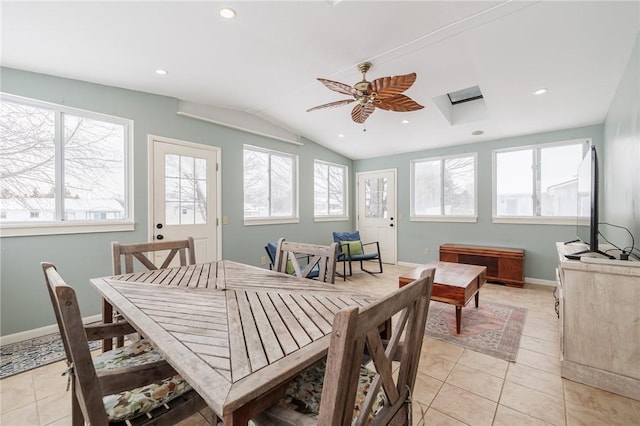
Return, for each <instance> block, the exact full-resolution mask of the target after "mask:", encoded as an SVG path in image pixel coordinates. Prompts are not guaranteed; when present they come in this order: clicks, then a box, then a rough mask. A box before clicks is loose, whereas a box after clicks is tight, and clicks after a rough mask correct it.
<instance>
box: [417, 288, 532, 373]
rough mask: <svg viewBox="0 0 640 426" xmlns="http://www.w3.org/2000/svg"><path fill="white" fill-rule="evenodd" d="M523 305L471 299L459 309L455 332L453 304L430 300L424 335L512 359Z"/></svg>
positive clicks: (521, 319) (517, 345) (518, 344)
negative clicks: (459, 319)
mask: <svg viewBox="0 0 640 426" xmlns="http://www.w3.org/2000/svg"><path fill="white" fill-rule="evenodd" d="M526 314H527V309H526V308H517V307H514V306H509V305H502V304H500V303H490V302H482V301H480V307H479V308H478V309H476V307H475V304H474V302H473V301H471V302H470V303H469V304H468V305H467V306H466V307H464V308H462V321H461V323H460V324H461V325H460V334H457V333H456V307H455V306H453V305H449V304H446V303H440V302H432V303H431V307H430V308H429V316H428V317H427V328H426V331H425V333H426V334H427V336H430V337H434V338H436V339H439V340H444V341H445V342H450V343H453V344H454V345H458V346H462V347H463V348H467V349H471V350H474V351H477V352H482V353H484V354H487V355H491V356H494V357H496V358H501V359H504V360H507V361H515V359H516V356H517V354H518V347H519V346H520V336H521V335H522V326H523V325H524V319H525V316H526Z"/></svg>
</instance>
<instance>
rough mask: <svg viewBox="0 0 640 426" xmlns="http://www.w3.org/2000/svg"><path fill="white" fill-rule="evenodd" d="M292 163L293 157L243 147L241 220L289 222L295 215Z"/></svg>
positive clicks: (294, 167) (293, 169)
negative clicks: (242, 212) (242, 216)
mask: <svg viewBox="0 0 640 426" xmlns="http://www.w3.org/2000/svg"><path fill="white" fill-rule="evenodd" d="M296 163H297V160H296V157H295V156H293V155H289V154H285V153H281V152H276V151H269V150H265V149H261V148H257V147H250V146H248V145H247V146H245V148H244V217H245V218H261V219H265V218H267V219H268V218H293V217H295V216H296V215H297V205H296V200H297V193H296V192H297V188H296V186H297V185H296V181H297V170H296V169H297V166H296Z"/></svg>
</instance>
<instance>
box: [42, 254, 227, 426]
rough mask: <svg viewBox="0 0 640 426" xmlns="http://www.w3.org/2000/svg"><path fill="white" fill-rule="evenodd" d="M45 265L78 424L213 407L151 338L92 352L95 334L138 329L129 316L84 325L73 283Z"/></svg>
mask: <svg viewBox="0 0 640 426" xmlns="http://www.w3.org/2000/svg"><path fill="white" fill-rule="evenodd" d="M41 265H42V269H43V271H44V276H45V281H46V284H47V290H48V292H49V297H50V298H51V304H52V305H53V311H54V313H55V317H56V321H57V322H58V328H59V329H60V337H61V338H62V343H63V345H64V350H65V353H66V356H67V372H66V374H68V380H69V383H70V385H71V390H72V395H71V424H72V425H73V426H79V425H84V424H85V423H88V424H91V425H107V424H109V425H119V426H124V425H131V424H135V425H147V424H153V425H171V424H176V423H177V422H179V421H180V420H182V419H185V418H187V417H189V416H191V415H193V414H195V413H196V412H198V411H200V410H202V409H204V408H206V407H207V404H206V403H205V401H204V400H203V399H202V398H201V397H200V396H199V395H198V394H197V393H196V391H194V390H192V388H191V386H189V384H188V383H187V382H186V381H185V380H183V379H182V377H181V376H179V375H178V373H176V371H175V370H174V369H173V368H172V367H171V366H170V365H169V364H168V363H167V362H166V361H164V360H163V359H162V357H161V355H160V354H159V353H158V352H157V351H156V350H155V349H153V347H152V346H151V344H150V343H149V342H147V341H141V342H135V343H132V344H130V345H127V346H125V347H123V348H119V349H115V350H112V351H108V352H103V353H101V354H99V355H96V356H95V357H92V356H91V352H90V349H89V340H101V339H104V338H106V337H109V338H111V337H114V336H120V335H123V334H125V333H130V332H133V331H135V330H134V329H133V327H131V325H130V324H128V323H126V322H118V323H111V324H89V325H87V326H84V325H83V322H82V316H81V315H80V308H79V306H78V301H77V298H76V293H75V291H74V290H73V288H72V287H70V286H69V285H67V284H66V283H65V282H64V280H63V279H62V277H61V276H60V274H59V273H58V271H57V270H56V268H55V266H54V265H53V264H51V263H48V262H42V263H41ZM207 421H209V422H210V423H211V424H216V421H217V417H215V415H213V416H212V417H211V418H207Z"/></svg>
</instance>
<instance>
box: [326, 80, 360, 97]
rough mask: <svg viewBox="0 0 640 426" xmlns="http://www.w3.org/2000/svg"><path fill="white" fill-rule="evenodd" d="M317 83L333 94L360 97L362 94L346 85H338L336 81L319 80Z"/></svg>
mask: <svg viewBox="0 0 640 426" xmlns="http://www.w3.org/2000/svg"><path fill="white" fill-rule="evenodd" d="M318 81H319V82H320V83H322V84H324V85H325V86H327V88H329V89H331V90H333V91H334V92H338V93H342V94H345V95H351V96H362V92H361V91H360V90H356V89H354V88H353V87H351V86H349V85H347V84H344V83H340V82H338V81H333V80H327V79H325V78H319V79H318Z"/></svg>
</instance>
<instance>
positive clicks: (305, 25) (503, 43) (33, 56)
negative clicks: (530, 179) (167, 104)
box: [1, 0, 640, 159]
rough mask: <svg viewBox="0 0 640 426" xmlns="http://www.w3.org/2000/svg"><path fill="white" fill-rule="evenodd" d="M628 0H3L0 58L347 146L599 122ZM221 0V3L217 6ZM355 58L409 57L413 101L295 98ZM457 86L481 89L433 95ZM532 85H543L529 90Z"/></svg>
mask: <svg viewBox="0 0 640 426" xmlns="http://www.w3.org/2000/svg"><path fill="white" fill-rule="evenodd" d="M639 5H640V3H639V2H637V1H629V2H612V1H602V2H595V1H584V2H581V1H571V2H556V1H532V2H525V1H492V2H491V1H490V2H484V1H469V2H461V1H441V2H438V1H406V2H399V1H347V0H344V1H279V2H275V1H227V2H217V1H208V2H204V1H202V2H182V1H181V2H167V1H157V2H153V1H146V2H145V1H143V2H93V1H92V2H57V1H45V2H22V1H20V2H18V1H3V2H2V11H1V12H2V13H1V15H2V17H1V19H2V22H1V24H2V34H1V35H2V51H1V63H2V66H5V67H10V68H17V69H22V70H28V71H34V72H39V73H45V74H51V75H56V76H61V77H68V78H73V79H78V80H85V81H89V82H95V83H100V84H105V85H110V86H117V87H123V88H127V89H133V90H139V91H144V92H150V93H155V94H160V95H166V96H172V97H175V98H177V99H179V100H181V101H185V102H186V104H185V105H186V107H191V108H193V107H194V105H195V106H196V107H198V108H199V107H203V108H204V109H203V111H204V110H206V114H208V119H211V120H213V121H217V122H222V123H229V124H234V123H232V122H235V124H236V125H238V124H237V122H238V120H239V121H240V122H242V121H244V122H245V123H246V125H243V124H242V123H240V125H238V126H239V127H247V128H253V127H255V126H258V127H260V126H261V125H265V123H267V124H266V125H267V127H268V126H277V127H278V128H280V129H283V133H282V134H284V135H290V136H291V137H290V138H293V139H296V138H298V137H300V136H302V137H306V138H308V139H311V140H313V141H315V142H317V143H319V144H321V145H324V146H327V147H329V148H331V149H333V150H335V151H337V152H339V153H342V154H344V155H346V156H348V157H350V158H353V159H361V158H370V157H377V156H383V155H390V154H395V153H400V152H410V151H416V150H422V149H428V148H434V147H440V146H447V145H455V144H463V143H470V142H479V141H485V140H492V139H497V138H503V137H510V136H516V135H522V134H530V133H537V132H544V131H550V130H557V129H564V128H571V127H578V126H583V125H591V124H599V123H602V122H603V120H604V118H605V115H606V112H607V110H608V108H609V104H610V102H611V100H612V98H613V95H614V93H615V90H616V88H617V85H618V82H619V81H620V77H621V75H622V72H623V70H624V68H625V66H626V63H627V60H628V58H629V55H630V52H631V49H632V47H633V44H634V41H635V38H636V36H637V34H638V32H639V30H640V8H639ZM222 7H230V8H232V9H234V10H235V12H236V17H235V18H234V19H231V20H225V19H223V18H221V17H220V16H219V14H218V11H219V10H220V9H221V8H222ZM364 61H369V62H371V63H372V64H373V66H372V68H371V70H370V71H369V72H368V74H367V78H368V80H373V79H375V78H378V77H383V76H392V75H401V74H408V73H412V72H415V73H417V80H416V82H415V83H414V84H413V86H412V87H411V88H409V89H408V90H407V91H406V92H405V94H406V95H408V96H410V97H411V98H412V99H414V100H415V101H417V102H418V103H420V104H422V105H424V107H425V108H424V109H421V110H418V111H414V112H406V113H399V112H389V111H384V110H376V111H375V112H374V113H373V114H372V115H371V116H370V117H369V118H368V119H367V120H366V122H365V125H364V126H363V125H361V124H356V123H354V122H353V121H352V120H351V108H352V106H353V105H354V104H353V103H352V104H351V105H348V106H341V107H337V108H331V109H322V110H318V111H313V112H307V111H306V110H307V109H309V108H310V107H313V106H316V105H319V104H323V103H327V102H332V101H336V100H340V99H345V96H344V95H341V94H338V93H335V92H332V91H330V90H329V89H327V88H326V87H324V86H323V85H322V84H321V83H320V82H318V81H317V80H316V78H317V77H323V78H327V79H331V80H336V81H339V82H343V83H346V84H348V85H353V84H354V83H356V82H358V81H359V80H360V79H361V77H362V75H361V74H360V72H359V71H358V70H357V65H358V64H359V63H361V62H364ZM156 69H164V70H167V71H168V74H167V75H164V76H160V75H157V74H156V73H155V70H156ZM470 86H479V87H480V90H481V91H482V93H483V95H484V98H483V99H482V100H477V101H472V102H469V103H466V104H460V105H455V106H452V105H451V104H450V103H449V102H448V99H447V98H446V94H447V93H450V92H453V91H456V90H460V89H464V88H467V87H470ZM539 88H546V89H547V93H545V94H543V95H534V94H533V92H534V91H535V90H537V89H539ZM639 96H640V95H639ZM186 107H185V108H186ZM203 114H204V113H203ZM402 120H407V121H408V123H402ZM365 129H366V131H364V130H365ZM477 131H482V132H483V133H482V134H481V135H472V133H473V132H476V133H478V132H477ZM267 133H268V132H267ZM288 138H289V136H285V137H284V139H288Z"/></svg>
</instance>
